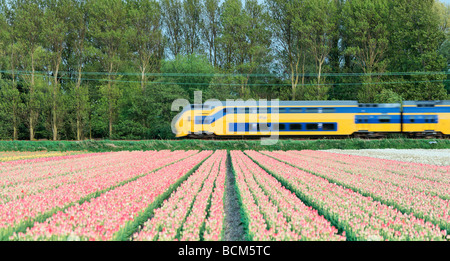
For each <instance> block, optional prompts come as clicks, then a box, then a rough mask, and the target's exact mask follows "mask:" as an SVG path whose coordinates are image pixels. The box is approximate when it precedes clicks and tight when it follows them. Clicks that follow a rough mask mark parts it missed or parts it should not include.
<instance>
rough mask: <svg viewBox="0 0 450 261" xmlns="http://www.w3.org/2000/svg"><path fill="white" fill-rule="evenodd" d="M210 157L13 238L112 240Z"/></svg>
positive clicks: (104, 196)
mask: <svg viewBox="0 0 450 261" xmlns="http://www.w3.org/2000/svg"><path fill="white" fill-rule="evenodd" d="M177 153H178V154H180V155H182V156H180V157H184V156H186V154H184V153H180V152H177ZM189 154H190V155H192V154H193V153H192V152H190V153H189ZM210 154H211V152H210V151H202V152H200V153H197V154H195V155H193V156H190V157H188V158H186V159H184V160H181V161H178V162H176V163H173V164H171V165H168V166H166V167H163V168H161V169H159V170H157V171H155V172H152V173H149V174H147V175H145V176H143V177H140V178H138V179H136V180H134V181H131V182H128V183H126V184H124V185H122V186H118V187H116V188H114V189H112V190H109V191H107V192H105V193H103V194H101V195H100V196H98V197H94V198H92V199H90V201H85V202H84V203H82V204H75V205H73V206H71V207H69V208H67V209H66V210H64V211H58V212H56V213H55V214H54V215H52V216H51V217H50V218H48V219H46V220H45V221H43V222H40V223H35V224H34V226H33V227H32V228H28V229H27V230H26V233H15V234H14V235H13V236H12V237H11V239H13V240H56V239H58V240H111V239H113V238H114V234H115V233H116V232H117V231H119V230H120V229H121V227H122V226H124V225H125V224H126V223H127V222H129V221H131V220H133V219H135V218H136V217H137V216H139V214H140V213H141V212H142V211H144V210H145V209H146V207H147V206H148V205H149V204H151V203H152V202H153V201H154V200H155V199H156V198H157V197H158V196H159V195H160V194H162V193H164V192H165V191H166V190H167V189H168V188H169V187H170V186H171V185H172V184H174V183H175V182H176V181H177V180H179V179H180V178H182V177H183V176H185V175H186V174H187V173H188V172H189V171H190V170H191V169H192V168H193V167H194V166H196V165H197V164H199V163H200V162H201V161H202V160H204V159H205V158H206V157H208V156H209V155H210ZM152 162H154V159H152V158H151V157H149V158H147V164H148V165H149V166H150V165H153V164H152ZM145 165H146V164H144V165H143V166H136V169H137V170H136V171H138V170H140V171H142V170H145V172H148V171H150V169H146V166H145Z"/></svg>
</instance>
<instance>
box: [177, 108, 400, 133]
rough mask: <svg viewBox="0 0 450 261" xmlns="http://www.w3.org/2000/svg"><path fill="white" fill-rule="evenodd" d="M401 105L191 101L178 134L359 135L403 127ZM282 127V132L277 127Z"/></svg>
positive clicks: (181, 121)
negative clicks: (204, 102) (194, 103)
mask: <svg viewBox="0 0 450 261" xmlns="http://www.w3.org/2000/svg"><path fill="white" fill-rule="evenodd" d="M401 121H402V117H401V105H400V104H398V103H392V104H391V103H385V104H363V103H358V102H357V101H280V102H272V103H271V102H257V101H234V102H229V101H227V102H219V103H215V104H214V105H207V104H203V105H200V104H199V105H191V107H189V108H188V109H185V110H183V112H181V113H180V114H179V115H178V117H177V119H176V121H175V129H176V134H177V137H196V138H199V137H205V136H207V137H211V136H215V137H260V136H268V135H274V134H278V135H279V136H291V137H292V136H302V137H306V136H309V137H322V136H350V135H354V136H358V137H376V136H385V135H386V134H388V133H399V132H401V129H402V126H401ZM276 131H277V132H276Z"/></svg>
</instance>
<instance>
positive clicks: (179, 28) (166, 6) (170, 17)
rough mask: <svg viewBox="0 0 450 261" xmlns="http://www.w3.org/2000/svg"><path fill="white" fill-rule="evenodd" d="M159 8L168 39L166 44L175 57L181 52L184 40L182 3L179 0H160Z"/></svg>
mask: <svg viewBox="0 0 450 261" xmlns="http://www.w3.org/2000/svg"><path fill="white" fill-rule="evenodd" d="M161 10H162V18H163V22H164V27H165V30H166V37H167V39H168V43H167V46H168V47H169V50H170V52H171V54H172V56H173V57H175V56H177V55H178V54H180V53H181V52H182V49H183V42H184V38H183V36H184V34H183V19H182V17H183V16H182V11H183V9H182V4H181V2H180V0H161Z"/></svg>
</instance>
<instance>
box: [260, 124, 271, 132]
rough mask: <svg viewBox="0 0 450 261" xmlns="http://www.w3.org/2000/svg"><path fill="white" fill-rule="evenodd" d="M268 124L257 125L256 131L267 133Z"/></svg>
mask: <svg viewBox="0 0 450 261" xmlns="http://www.w3.org/2000/svg"><path fill="white" fill-rule="evenodd" d="M269 130H270V123H260V124H258V131H269Z"/></svg>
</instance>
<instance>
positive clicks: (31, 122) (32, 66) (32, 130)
mask: <svg viewBox="0 0 450 261" xmlns="http://www.w3.org/2000/svg"><path fill="white" fill-rule="evenodd" d="M33 94H34V52H33V51H32V53H31V86H30V101H29V105H30V115H29V117H30V118H29V123H30V140H34V125H33V124H35V123H34V122H33V117H34V113H35V112H34V109H33V106H34V105H33V100H32V99H33Z"/></svg>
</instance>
